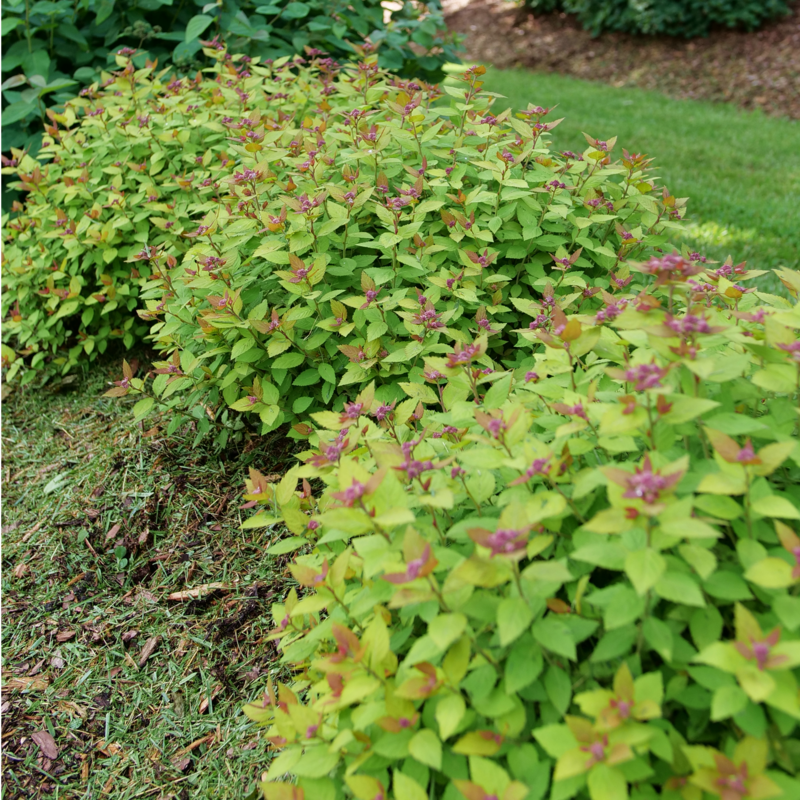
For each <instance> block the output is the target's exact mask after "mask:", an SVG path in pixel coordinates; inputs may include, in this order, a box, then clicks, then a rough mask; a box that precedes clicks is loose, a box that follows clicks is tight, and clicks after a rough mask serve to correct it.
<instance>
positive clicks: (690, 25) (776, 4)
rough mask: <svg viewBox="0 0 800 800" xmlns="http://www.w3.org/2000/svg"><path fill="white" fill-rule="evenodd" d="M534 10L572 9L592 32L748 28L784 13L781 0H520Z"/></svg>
mask: <svg viewBox="0 0 800 800" xmlns="http://www.w3.org/2000/svg"><path fill="white" fill-rule="evenodd" d="M525 2H526V5H528V6H529V7H530V8H532V9H533V10H534V11H538V12H541V13H548V12H552V11H565V12H567V13H568V14H575V15H576V17H577V18H578V21H579V22H580V23H581V26H582V27H583V28H585V29H586V30H588V31H591V32H592V34H593V35H595V36H598V35H599V34H601V33H602V32H603V31H619V32H622V33H633V34H645V35H664V36H680V37H684V38H687V39H690V38H692V37H695V36H708V34H709V32H710V31H711V30H712V29H713V28H715V27H718V28H722V27H725V28H741V29H744V30H748V31H752V30H755V29H756V28H759V27H761V26H762V25H763V24H764V23H765V22H767V21H769V20H771V19H775V18H776V17H780V16H783V15H786V14H788V13H789V6H788V4H787V3H786V2H785V0H525Z"/></svg>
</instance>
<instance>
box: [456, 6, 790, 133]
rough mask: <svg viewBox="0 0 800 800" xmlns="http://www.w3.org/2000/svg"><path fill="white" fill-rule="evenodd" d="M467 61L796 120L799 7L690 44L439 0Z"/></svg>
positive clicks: (512, 8)
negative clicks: (747, 28) (595, 33)
mask: <svg viewBox="0 0 800 800" xmlns="http://www.w3.org/2000/svg"><path fill="white" fill-rule="evenodd" d="M444 10H445V15H446V16H445V18H446V20H447V24H448V27H449V28H450V30H451V31H455V32H457V33H462V34H466V41H465V47H466V52H467V57H468V60H470V61H476V62H487V63H491V64H493V65H494V66H495V67H499V68H509V67H526V68H528V69H534V70H542V71H546V72H558V73H561V74H564V75H571V76H573V77H576V78H584V79H587V80H597V81H603V82H604V83H610V84H612V85H614V86H638V87H641V88H643V89H656V90H658V91H660V92H663V93H665V94H667V95H669V96H671V97H677V98H691V99H694V100H712V101H723V102H730V103H734V104H736V105H738V106H740V107H742V108H745V109H757V108H758V109H762V110H763V111H764V112H765V113H767V114H771V115H775V116H781V117H790V118H792V119H800V2H796V3H794V4H793V13H792V14H791V15H790V16H788V17H785V18H783V19H778V20H776V21H774V22H771V23H769V24H768V25H766V26H765V27H764V28H762V29H761V30H759V31H756V32H754V33H746V32H740V31H731V30H725V29H723V30H717V31H713V32H712V33H711V34H710V35H709V36H708V37H706V38H698V39H692V40H685V39H676V38H672V37H666V36H657V37H656V36H654V37H645V36H638V37H635V36H628V35H626V34H619V33H609V34H603V35H602V36H600V37H597V38H593V37H592V36H591V35H590V34H589V33H587V32H586V31H584V30H582V29H581V28H580V27H579V25H578V24H577V22H576V21H575V19H574V18H573V17H570V16H568V15H566V14H546V15H535V14H533V13H532V12H531V11H530V10H529V9H527V8H524V7H521V6H519V5H516V4H514V3H511V2H508V0H445V2H444Z"/></svg>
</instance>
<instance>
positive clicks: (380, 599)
mask: <svg viewBox="0 0 800 800" xmlns="http://www.w3.org/2000/svg"><path fill="white" fill-rule="evenodd" d="M632 266H633V271H632V272H631V275H630V277H631V278H632V280H631V282H630V283H628V285H626V286H624V287H617V288H616V290H615V292H614V293H613V295H612V294H611V293H608V292H604V293H603V298H604V301H605V302H604V307H603V309H602V310H601V311H599V312H598V310H597V308H596V307H595V308H593V309H592V310H591V311H590V310H589V308H588V307H587V304H584V303H583V302H582V301H581V300H580V299H579V296H578V297H576V295H575V294H573V293H572V292H571V291H570V289H569V288H564V286H563V283H562V284H561V286H560V287H559V288H558V289H556V290H555V291H553V287H554V285H555V284H556V283H557V282H559V279H560V275H559V274H558V273H557V272H555V271H554V270H548V278H549V280H550V281H551V283H550V285H549V286H548V285H544V286H542V287H540V288H539V289H537V290H536V291H535V295H534V296H535V298H536V300H535V302H536V304H537V305H538V306H539V308H540V310H541V313H542V314H543V315H544V320H543V324H542V325H541V326H540V327H539V328H538V330H537V334H538V335H537V336H533V337H531V341H530V343H528V344H525V345H521V349H522V350H523V351H524V361H523V363H522V364H521V365H520V367H519V368H517V369H516V370H514V371H513V372H512V371H506V372H503V371H501V370H502V363H500V362H499V361H498V360H497V359H496V358H494V357H492V358H490V357H489V353H490V351H489V350H487V339H486V338H485V337H478V338H476V339H475V340H474V341H473V342H470V344H469V345H465V346H463V347H462V346H461V345H456V347H455V348H454V349H449V350H448V351H445V352H442V353H440V354H437V355H432V356H430V357H428V358H426V359H425V366H426V371H427V372H428V373H433V372H434V371H436V372H438V373H441V375H442V377H441V378H437V379H436V381H435V382H434V384H433V390H432V391H428V392H426V393H425V394H421V391H420V392H418V391H417V389H420V390H422V389H423V388H425V387H420V386H419V385H417V384H408V385H407V387H406V390H407V394H408V395H409V397H408V398H407V399H406V400H404V401H403V402H401V403H399V404H398V405H397V406H396V407H393V408H389V407H387V405H386V404H385V403H384V402H381V401H379V400H377V399H375V397H374V387H372V386H369V387H367V388H366V389H365V390H364V391H363V392H362V394H361V395H360V396H359V397H358V398H356V399H355V400H354V402H353V403H350V404H348V405H347V406H345V408H344V409H343V411H342V413H340V414H337V413H333V412H331V411H324V412H321V413H318V414H314V415H312V417H313V425H314V427H315V428H316V430H313V431H312V428H311V427H308V429H307V432H308V433H309V434H310V436H309V448H308V450H307V451H306V452H305V453H303V454H302V455H301V456H299V458H300V460H301V461H302V462H303V463H302V465H300V466H298V467H296V468H294V469H292V470H291V471H289V472H288V473H287V474H286V475H285V476H284V477H283V478H282V479H281V480H280V482H278V483H269V482H268V479H266V478H265V477H264V476H263V475H260V474H259V473H257V472H253V473H252V474H251V480H250V481H249V482H248V491H247V494H246V495H245V496H246V499H247V500H248V501H249V503H250V505H257V504H258V505H260V506H261V507H262V510H261V512H260V513H258V514H257V515H255V516H254V517H252V518H251V519H249V520H247V521H246V523H245V527H248V528H249V527H270V526H272V527H273V530H275V533H276V534H278V535H276V536H275V538H274V539H273V541H274V542H275V543H274V544H273V545H271V546H270V548H269V552H270V553H273V554H280V553H289V552H295V553H298V555H297V556H296V558H295V560H294V564H293V565H292V566H291V567H290V569H291V573H292V576H293V577H294V579H295V581H296V588H294V589H292V590H291V591H290V592H289V594H288V596H287V597H286V598H285V599H284V601H283V602H279V603H276V604H275V605H274V606H273V608H272V613H273V619H274V627H273V630H272V631H271V635H270V637H269V638H270V639H272V640H274V641H276V642H278V643H279V648H280V651H281V653H282V664H281V666H282V668H283V669H285V670H290V671H291V672H292V678H291V679H290V680H289V681H287V682H284V683H283V684H281V685H278V684H277V682H276V683H273V681H272V680H271V679H270V680H269V682H268V683H267V681H265V684H267V685H266V686H265V687H264V689H265V691H264V693H263V695H262V697H259V698H258V699H257V700H255V701H254V702H253V703H251V704H249V705H247V706H246V707H245V712H246V713H247V714H248V716H249V717H250V718H251V719H253V720H254V721H256V722H258V723H260V724H262V725H264V726H266V727H267V730H266V731H265V735H266V737H267V738H268V740H269V741H270V742H271V743H272V745H273V747H274V750H275V757H274V758H273V759H272V760H271V761H270V763H269V764H268V765H265V766H266V767H267V772H266V773H265V781H264V783H263V785H262V787H263V792H264V796H265V797H266V798H267V800H318V798H330V799H331V800H338V799H339V798H345V797H347V798H350V797H355V798H358V800H376V798H388V797H390V796H391V797H393V798H395V800H462V799H463V798H466V799H467V800H492V799H493V798H494V799H496V798H503V800H524V798H527V800H541V799H542V798H546V797H547V798H551V800H566V799H567V798H572V797H576V798H581V800H583V799H584V798H587V797H589V798H591V800H626V798H628V797H630V798H631V800H656V798H663V800H711V798H720V800H746V799H749V800H756V799H757V798H761V799H763V800H766V799H767V798H784V799H785V800H790V799H791V798H795V797H797V796H798V795H799V794H800V781H798V779H797V774H798V771H800V736H798V723H800V702H799V701H800V694H798V679H800V597H799V596H798V592H799V591H800V536H798V535H797V531H798V525H799V524H800V523H799V522H798V521H800V444H799V443H798V401H799V400H800V340H798V329H800V306H798V305H797V303H796V300H795V302H789V301H787V300H784V299H783V298H780V297H776V296H773V295H767V294H763V293H760V292H758V291H757V290H755V289H754V288H753V283H752V280H753V279H754V278H756V277H758V274H759V273H758V272H748V271H747V270H746V268H745V266H744V265H743V264H740V265H738V266H734V265H733V264H732V263H731V262H728V263H727V264H725V265H722V266H721V267H720V266H719V265H716V266H712V265H709V264H703V263H701V262H698V261H697V260H690V259H686V258H682V257H680V256H677V255H667V256H664V257H661V258H654V259H651V260H650V261H648V262H645V263H643V264H637V265H632ZM779 272H780V275H779V277H780V278H781V280H782V281H783V282H784V283H785V285H786V286H787V288H788V289H789V290H790V292H791V293H792V294H793V295H794V297H795V298H796V297H797V294H798V290H800V273H797V272H790V271H788V270H781V271H779ZM548 298H550V301H549V302H548ZM465 354H466V357H464V355H465ZM492 369H495V370H497V371H495V372H491V370H492ZM487 370H489V372H490V374H489V375H485V374H484V373H485V372H486V371H487ZM420 396H421V397H422V404H419V405H418V403H419V399H418V398H419V397H420ZM301 481H302V483H301ZM312 487H318V488H314V489H312ZM298 489H300V491H298ZM283 526H285V527H286V528H287V529H288V533H289V535H288V536H286V535H284V536H283V537H281V536H280V535H279V532H280V531H281V528H282V527H283ZM390 789H391V792H392V793H391V795H390V794H389V792H390Z"/></svg>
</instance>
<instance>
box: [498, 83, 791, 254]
mask: <svg viewBox="0 0 800 800" xmlns="http://www.w3.org/2000/svg"><path fill="white" fill-rule="evenodd" d="M485 88H486V89H488V90H490V91H493V92H498V93H500V94H503V95H505V97H507V98H508V99H507V100H498V101H497V105H496V106H495V108H497V109H498V110H500V109H502V108H505V107H507V106H512V107H514V108H525V107H526V105H527V104H528V103H534V104H536V105H542V106H552V105H555V104H558V108H557V109H556V111H555V112H553V114H552V115H551V117H550V118H551V119H558V118H559V117H565V119H564V122H562V123H561V125H560V126H559V127H558V128H556V129H555V131H553V137H554V143H555V144H556V146H557V147H558V148H559V149H570V150H579V149H580V150H583V149H584V148H585V147H586V142H585V140H584V138H583V136H582V135H581V131H585V132H586V133H588V134H590V135H591V136H594V137H596V138H598V139H609V138H611V137H612V136H618V137H619V139H618V142H617V148H616V150H615V152H616V154H618V155H621V153H622V148H623V147H625V148H626V149H628V150H629V151H635V152H644V153H647V154H648V155H650V156H653V157H655V159H656V161H655V167H656V174H657V175H659V176H661V178H662V179H663V181H664V183H665V184H666V186H667V187H668V188H669V189H670V191H671V192H672V193H673V194H674V195H675V196H676V197H688V198H690V202H689V207H688V208H689V214H688V216H687V221H688V231H687V238H686V241H687V244H689V246H690V247H691V248H692V249H696V250H698V251H699V252H702V253H705V254H706V255H708V256H709V257H711V258H714V259H720V260H721V259H724V258H725V257H726V256H727V255H728V254H730V255H732V256H733V258H734V259H736V260H737V261H743V260H747V261H748V262H749V266H751V267H753V268H759V269H769V268H773V267H778V266H787V267H793V268H795V269H800V123H798V122H796V121H791V120H784V119H775V118H770V117H767V116H765V115H764V114H762V113H760V112H754V113H750V112H744V111H740V110H738V109H736V108H734V107H732V106H728V105H723V104H714V103H705V102H696V101H691V100H671V99H669V98H667V97H664V96H663V95H661V94H659V93H657V92H648V91H643V90H641V89H632V88H621V89H617V88H615V87H613V86H606V85H604V84H600V83H592V82H589V81H581V80H576V79H574V78H568V77H564V76H561V75H554V74H545V73H532V72H526V71H522V70H515V71H500V70H489V72H488V73H487V80H486V84H485Z"/></svg>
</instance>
